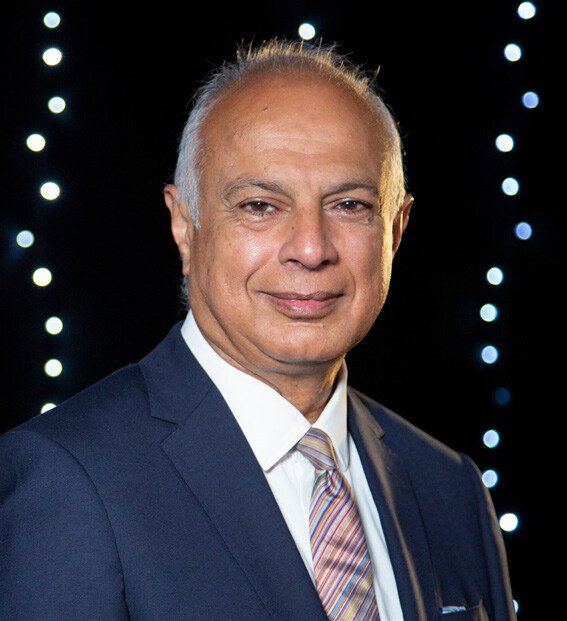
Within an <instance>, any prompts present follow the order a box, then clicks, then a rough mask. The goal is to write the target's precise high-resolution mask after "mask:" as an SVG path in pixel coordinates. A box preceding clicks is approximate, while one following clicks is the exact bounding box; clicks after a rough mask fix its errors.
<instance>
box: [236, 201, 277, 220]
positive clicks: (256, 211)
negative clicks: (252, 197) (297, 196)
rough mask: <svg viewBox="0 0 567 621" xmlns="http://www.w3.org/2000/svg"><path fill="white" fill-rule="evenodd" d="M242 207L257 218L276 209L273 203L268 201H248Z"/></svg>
mask: <svg viewBox="0 0 567 621" xmlns="http://www.w3.org/2000/svg"><path fill="white" fill-rule="evenodd" d="M240 209H243V210H244V211H246V212H248V213H249V214H251V215H252V216H255V217H257V218H262V217H264V216H267V215H269V214H271V213H273V212H274V211H275V210H276V208H275V207H274V206H273V205H270V203H266V201H248V202H247V203H242V205H240Z"/></svg>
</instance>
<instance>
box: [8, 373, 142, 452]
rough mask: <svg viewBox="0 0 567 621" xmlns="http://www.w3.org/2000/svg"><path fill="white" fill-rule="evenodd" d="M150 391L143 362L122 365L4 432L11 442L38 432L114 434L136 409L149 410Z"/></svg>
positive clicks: (54, 435) (55, 436)
mask: <svg viewBox="0 0 567 621" xmlns="http://www.w3.org/2000/svg"><path fill="white" fill-rule="evenodd" d="M146 404H147V390H146V387H145V382H144V379H143V375H142V372H141V369H140V365H139V364H131V365H128V366H125V367H123V368H120V369H118V370H116V371H114V372H113V373H111V374H110V375H108V376H107V377H104V378H103V379H101V380H99V381H97V382H95V383H94V384H92V385H90V386H88V387H87V388H84V389H83V390H81V391H80V392H78V393H77V394H75V395H74V396H72V397H70V398H69V399H67V400H65V401H63V402H62V403H61V404H60V405H58V406H57V407H55V408H53V409H51V410H49V411H47V412H45V413H44V414H39V415H37V416H34V417H32V418H30V419H29V420H27V421H26V422H24V423H22V424H21V425H19V426H18V427H15V428H14V429H12V430H11V431H8V432H7V433H5V434H4V436H3V439H4V441H9V440H10V438H11V437H12V436H13V435H15V434H21V433H34V434H36V435H40V436H44V437H47V438H51V439H53V440H55V441H60V442H61V441H64V439H65V438H66V437H67V436H72V435H76V434H78V433H79V434H80V435H82V436H84V437H85V438H86V437H87V436H88V435H91V436H95V435H97V434H100V433H103V432H104V431H105V430H110V428H112V429H113V430H114V433H116V431H117V429H118V428H120V426H122V425H124V424H127V419H129V418H131V414H132V412H134V411H135V412H138V414H139V413H141V411H144V410H146V409H147V405H146Z"/></svg>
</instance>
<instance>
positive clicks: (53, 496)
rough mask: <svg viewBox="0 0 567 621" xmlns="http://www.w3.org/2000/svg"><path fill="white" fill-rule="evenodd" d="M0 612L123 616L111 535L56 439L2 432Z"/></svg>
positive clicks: (23, 616)
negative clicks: (3, 433)
mask: <svg viewBox="0 0 567 621" xmlns="http://www.w3.org/2000/svg"><path fill="white" fill-rule="evenodd" d="M0 585H1V588H0V619H2V620H3V621H24V620H25V621H36V620H38V621H43V620H55V619H58V620H59V619H65V621H72V620H75V619H76V620H77V621H78V620H81V621H89V620H91V619H92V620H94V619H97V620H100V619H112V620H113V621H114V620H117V621H118V620H121V619H128V611H127V608H126V604H125V600H124V584H123V577H122V571H121V565H120V560H119V557H118V551H117V548H116V542H115V539H114V534H113V531H112V528H111V525H110V522H109V520H108V516H107V514H106V511H105V508H104V505H103V503H102V501H101V499H100V497H99V495H98V494H97V491H96V489H95V486H94V484H93V482H92V480H91V479H90V478H89V476H88V474H87V473H86V471H85V470H84V469H83V467H82V466H81V464H80V463H79V462H78V461H77V460H76V459H75V458H74V457H73V456H72V455H71V454H70V453H69V452H68V451H67V450H66V449H65V448H64V447H62V446H61V445H59V444H58V443H57V442H55V441H53V440H50V439H48V438H45V437H43V436H41V435H39V434H37V433H35V432H33V431H32V432H30V431H23V430H14V431H12V432H10V433H8V434H5V435H4V436H1V437H0Z"/></svg>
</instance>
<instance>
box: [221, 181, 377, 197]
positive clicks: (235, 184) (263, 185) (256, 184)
mask: <svg viewBox="0 0 567 621" xmlns="http://www.w3.org/2000/svg"><path fill="white" fill-rule="evenodd" d="M245 188H258V189H260V190H264V191H266V192H275V193H278V194H286V191H285V189H284V187H283V186H282V185H280V184H279V183H277V182H276V181H268V180H265V179H255V178H252V177H245V178H239V179H236V180H235V181H230V182H229V183H227V184H226V185H225V186H224V188H223V190H224V191H223V196H224V197H225V198H229V197H230V195H231V194H233V193H234V192H238V190H243V189H245ZM352 190H366V191H367V192H369V193H370V194H372V195H373V196H376V197H378V196H379V191H378V187H377V185H376V183H373V182H372V180H371V179H367V178H365V179H352V180H349V181H345V182H343V183H339V184H338V185H336V186H333V187H331V188H330V191H328V192H326V196H331V195H333V194H341V193H343V192H350V191H352Z"/></svg>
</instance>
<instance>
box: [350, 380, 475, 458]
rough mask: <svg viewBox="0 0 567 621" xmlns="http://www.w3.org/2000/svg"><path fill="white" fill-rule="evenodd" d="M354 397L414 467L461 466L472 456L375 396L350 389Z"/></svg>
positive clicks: (386, 442)
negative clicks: (449, 444)
mask: <svg viewBox="0 0 567 621" xmlns="http://www.w3.org/2000/svg"><path fill="white" fill-rule="evenodd" d="M349 394H350V395H351V398H353V399H358V400H359V401H360V402H361V403H362V404H363V405H364V406H365V407H366V409H367V410H368V411H369V412H370V415H371V416H372V418H373V419H374V420H375V421H376V423H378V426H379V427H380V429H381V431H382V432H383V437H382V438H383V441H384V442H385V444H386V445H387V446H388V447H389V448H390V449H392V450H393V451H394V452H395V453H396V454H397V455H399V456H400V457H402V458H406V461H407V462H408V463H410V464H411V467H412V468H418V469H420V468H425V469H426V470H429V469H430V468H432V467H439V468H447V467H450V466H456V467H460V466H461V465H462V464H463V461H467V462H470V459H469V458H468V457H467V456H466V455H464V454H463V453H461V452H459V451H456V450H454V449H453V448H451V447H449V446H447V445H446V444H444V443H443V442H441V441H440V440H438V439H437V438H435V437H433V436H432V435H430V434H429V433H427V432H426V431H424V430H423V429H420V428H419V427H418V426H416V425H415V424H413V423H411V422H410V421H409V420H407V419H406V418H404V417H403V416H400V415H399V414H398V413H396V412H394V411H393V410H391V409H389V408H388V407H386V406H384V405H382V404H381V403H379V402H377V401H375V400H374V399H372V398H371V397H368V396H367V395H365V394H363V393H361V392H359V391H358V390H356V389H353V388H350V389H349Z"/></svg>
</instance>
